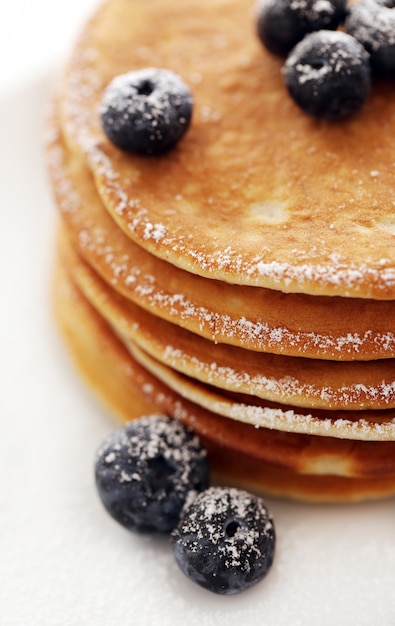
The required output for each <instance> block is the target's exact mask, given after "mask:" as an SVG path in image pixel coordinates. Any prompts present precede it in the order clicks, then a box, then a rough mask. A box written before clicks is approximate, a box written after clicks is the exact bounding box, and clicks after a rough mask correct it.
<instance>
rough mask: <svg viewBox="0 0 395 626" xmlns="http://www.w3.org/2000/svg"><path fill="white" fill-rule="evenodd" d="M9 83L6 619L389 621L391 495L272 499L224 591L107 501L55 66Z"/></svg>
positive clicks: (0, 577) (1, 243) (3, 128)
mask: <svg viewBox="0 0 395 626" xmlns="http://www.w3.org/2000/svg"><path fill="white" fill-rule="evenodd" d="M41 1H42V0H41ZM38 4H40V3H38ZM71 4H73V3H71ZM32 64H33V65H35V64H39V62H38V61H37V60H36V61H34V62H32ZM19 71H22V70H18V73H19ZM29 74H31V70H30V66H29ZM11 82H12V83H13V85H12V86H11V85H10V83H8V86H7V89H4V88H3V90H2V92H1V93H0V137H1V143H0V165H1V185H0V206H1V213H0V255H1V258H0V286H1V292H0V293H1V309H0V311H1V313H0V315H1V324H0V333H1V334H0V346H1V362H0V363H1V364H0V368H1V372H0V380H1V394H0V403H1V411H0V624H1V626H129V625H130V626H132V625H133V626H140V625H141V626H145V625H147V626H150V625H151V624H152V625H156V624H161V625H162V626H167V625H168V626H181V625H183V624H185V623H187V624H188V626H198V625H201V626H217V625H218V626H219V625H221V626H222V625H223V624H226V625H227V626H233V625H234V626H236V625H237V626H240V625H243V626H255V625H256V626H258V625H259V626H263V625H268V626H310V625H311V626H326V625H328V626H329V625H334V624H336V626H372V625H375V626H376V625H380V626H394V624H395V594H394V588H395V532H394V529H395V502H394V501H389V502H381V503H375V504H366V505H358V506H318V507H313V506H304V505H295V504H286V503H282V502H278V501H268V504H269V505H270V508H271V510H272V512H273V514H274V518H275V523H276V529H277V536H278V542H277V554H276V560H275V564H274V567H273V569H272V572H271V573H270V575H269V576H268V578H267V579H266V580H265V581H264V582H263V583H262V584H260V585H258V586H257V587H255V588H254V589H252V590H250V591H248V592H246V593H244V594H241V595H240V596H237V597H231V598H221V597H217V596H214V595H212V594H210V593H208V592H205V591H204V590H201V589H200V588H198V587H196V586H195V585H194V584H192V583H190V582H189V581H188V580H187V579H185V578H184V577H183V575H182V574H181V573H180V572H179V571H178V569H177V566H176V564H175V563H174V561H173V558H172V554H171V550H170V548H169V546H168V544H167V541H166V540H158V539H152V538H140V537H135V536H133V535H130V534H128V533H127V532H126V531H125V530H123V529H122V528H120V527H118V526H117V524H116V523H115V522H113V521H112V520H111V519H110V518H109V517H108V516H107V515H106V514H105V513H104V511H103V510H102V507H101V505H100V503H99V502H98V499H97V497H96V493H95V488H94V484H93V469H92V468H93V458H94V453H95V450H96V448H97V447H98V445H99V444H100V442H101V440H102V438H103V437H104V436H105V435H106V434H107V433H108V432H110V430H111V429H112V428H113V424H112V422H111V421H110V419H109V416H107V415H106V414H105V413H104V411H103V410H102V409H101V408H100V407H99V406H98V405H97V404H96V403H95V402H94V400H93V399H92V398H91V397H90V396H89V394H88V392H87V391H86V390H85V388H84V387H83V385H82V384H81V383H80V382H79V380H78V378H77V376H76V375H75V373H74V370H73V368H72V367H71V365H70V363H69V361H68V358H67V356H66V354H65V352H64V350H63V346H62V344H61V342H60V340H59V339H58V336H57V333H56V330H55V329H54V327H53V324H52V319H51V312H50V296H49V282H50V274H51V264H52V257H53V245H54V244H53V241H54V230H55V210H54V207H53V205H52V202H51V199H50V195H49V191H48V189H47V185H46V181H45V176H44V171H43V165H42V160H41V134H42V126H41V123H42V110H43V105H44V102H45V99H46V97H47V92H48V88H49V84H50V78H48V73H47V72H44V73H43V74H42V75H41V74H37V73H36V74H35V75H34V77H33V76H30V77H29V79H24V80H20V81H19V82H18V81H17V80H16V76H13V80H12V81H11Z"/></svg>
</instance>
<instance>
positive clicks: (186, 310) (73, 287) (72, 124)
mask: <svg viewBox="0 0 395 626" xmlns="http://www.w3.org/2000/svg"><path fill="white" fill-rule="evenodd" d="M158 24H159V25H160V26H159V28H158ZM281 64H282V61H281V59H278V58H275V57H273V56H272V55H270V54H269V53H268V52H266V51H265V50H264V49H263V47H262V46H261V44H260V42H259V40H258V38H257V36H256V33H255V19H254V12H253V6H251V5H249V4H248V3H246V2H245V0H210V1H208V0H207V1H203V2H202V0H189V2H188V3H187V4H185V5H179V3H177V2H176V1H175V0H150V1H149V2H147V1H146V0H108V1H107V2H105V3H104V4H103V5H102V6H101V7H100V8H99V9H98V11H97V12H96V14H95V15H94V16H93V18H92V19H91V20H90V22H89V23H88V24H87V25H86V27H85V29H84V31H83V33H82V34H81V36H80V38H79V41H78V42H77V44H76V47H75V49H74V52H73V54H72V57H71V59H70V61H69V63H68V65H67V67H66V68H65V71H64V73H63V75H62V77H61V80H60V81H59V85H58V89H57V93H56V96H55V98H54V106H53V110H52V111H51V115H50V120H49V133H48V141H47V157H48V164H49V171H50V177H51V181H52V185H53V190H54V195H55V198H56V202H57V205H58V207H59V210H60V214H61V233H60V237H59V244H58V260H59V262H58V265H57V273H56V280H55V301H56V311H57V318H58V321H59V323H60V326H61V328H62V330H63V333H64V335H65V336H66V338H67V342H68V345H69V347H70V349H71V351H72V353H73V354H74V356H75V359H76V362H77V364H78V366H79V367H80V370H81V371H82V373H83V375H84V376H85V377H86V379H87V380H88V382H89V383H90V384H91V386H92V387H94V388H95V389H96V391H97V392H98V394H99V395H100V396H101V397H102V398H103V400H104V401H105V402H106V403H107V404H108V405H109V406H110V407H111V408H112V409H113V410H114V412H115V413H116V414H117V415H119V416H120V417H121V418H122V419H131V418H134V417H137V416H139V415H142V414H147V413H150V412H152V411H158V410H160V411H163V412H165V413H167V414H169V415H172V416H174V417H175V418H177V419H179V420H181V421H183V422H184V423H186V424H188V425H189V426H190V427H192V428H193V429H194V430H195V431H196V432H197V433H199V434H200V436H201V437H202V439H203V440H204V442H205V444H206V445H207V447H208V450H209V453H210V457H211V465H212V468H213V472H214V474H216V475H217V477H219V478H220V479H221V480H226V481H227V482H232V483H236V484H241V485H244V486H247V487H248V488H255V489H258V490H260V491H266V492H268V493H271V494H277V495H285V496H288V497H294V498H303V499H310V500H351V499H354V500H355V499H361V498H372V497H381V496H383V495H389V494H393V493H395V359H394V357H395V306H394V300H395V246H394V243H395V194H394V192H393V189H394V187H395V158H394V156H393V147H392V143H393V139H392V137H393V136H395V86H394V85H392V84H389V83H386V82H383V83H380V84H375V85H374V87H373V89H372V94H371V97H370V99H369V101H368V103H367V104H366V105H365V107H364V108H363V110H362V111H361V112H360V113H358V114H357V115H355V116H354V117H352V118H350V119H347V120H346V121H344V122H337V123H327V122H317V121H315V120H313V119H311V118H309V117H307V116H306V115H305V114H304V113H302V112H301V111H299V110H298V109H297V108H296V106H295V104H294V103H293V102H292V101H291V99H290V98H289V96H288V95H287V93H286V90H285V88H284V85H283V80H282V75H281ZM144 67H158V68H167V69H172V70H173V71H175V72H176V73H178V74H179V75H180V76H181V77H182V78H183V80H184V81H185V82H186V83H187V84H188V85H189V86H190V89H191V91H192V93H193V96H194V102H195V106H194V114H193V120H192V124H191V127H190V129H189V130H188V132H187V134H186V135H185V137H184V138H183V139H182V140H181V142H180V143H179V144H178V145H177V146H176V148H174V149H173V150H172V151H171V152H169V153H168V154H166V155H163V156H160V157H142V156H133V155H130V154H125V153H123V152H121V151H120V150H119V149H117V148H116V147H115V146H113V145H112V144H111V143H110V142H109V141H108V139H107V138H106V137H105V135H104V133H103V131H102V129H101V125H100V118H99V107H100V100H101V97H102V94H103V91H104V89H105V87H106V86H107V84H108V83H109V82H110V80H111V79H112V78H113V77H114V76H116V75H119V74H123V73H126V72H128V71H132V70H136V69H141V68H144Z"/></svg>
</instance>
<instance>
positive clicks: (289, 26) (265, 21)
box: [257, 0, 346, 55]
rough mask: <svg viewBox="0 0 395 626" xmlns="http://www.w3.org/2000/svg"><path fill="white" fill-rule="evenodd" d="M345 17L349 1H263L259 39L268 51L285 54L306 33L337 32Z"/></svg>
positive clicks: (258, 23)
mask: <svg viewBox="0 0 395 626" xmlns="http://www.w3.org/2000/svg"><path fill="white" fill-rule="evenodd" d="M345 15H346V0H260V1H259V2H258V4H257V29H258V36H259V38H260V40H261V41H262V43H263V44H264V46H265V47H266V48H267V49H268V50H270V51H271V52H273V53H274V54H278V55H286V54H288V52H289V51H290V50H291V49H292V48H293V47H294V46H295V45H296V44H297V43H298V42H299V41H301V39H303V37H304V36H305V35H306V34H307V33H310V32H312V31H316V30H322V29H326V30H336V28H337V27H338V26H339V24H340V23H341V22H342V21H343V20H344V18H345Z"/></svg>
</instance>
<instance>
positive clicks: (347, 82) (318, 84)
mask: <svg viewBox="0 0 395 626" xmlns="http://www.w3.org/2000/svg"><path fill="white" fill-rule="evenodd" d="M284 78H285V84H286V86H287V88H288V91H289V93H290V95H291V97H292V98H293V99H294V101H295V102H296V104H298V106H299V107H300V108H301V109H302V110H303V111H305V112H306V113H308V114H309V115H311V116H313V117H316V118H321V119H328V120H339V119H342V118H345V117H347V116H349V115H351V114H352V113H355V112H356V111H357V110H358V109H359V108H360V107H361V106H362V105H363V104H364V102H365V101H366V100H367V98H368V95H369V93H370V86H371V78H370V62H369V54H368V53H367V52H366V50H365V48H364V47H363V46H362V45H361V44H360V43H359V42H358V41H357V40H356V39H354V37H351V35H348V34H346V33H343V32H341V31H329V30H328V31H327V30H321V31H318V32H316V33H311V34H309V35H306V37H305V38H304V39H303V40H302V41H301V42H300V43H299V44H297V46H295V48H294V49H293V50H292V51H291V52H290V54H289V56H288V58H287V60H286V63H285V68H284Z"/></svg>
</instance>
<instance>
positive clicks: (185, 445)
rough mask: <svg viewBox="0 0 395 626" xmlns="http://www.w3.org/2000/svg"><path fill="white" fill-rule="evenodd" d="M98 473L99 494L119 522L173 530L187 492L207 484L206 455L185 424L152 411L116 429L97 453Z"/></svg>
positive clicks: (130, 526)
mask: <svg viewBox="0 0 395 626" xmlns="http://www.w3.org/2000/svg"><path fill="white" fill-rule="evenodd" d="M95 474H96V485H97V489H98V492H99V495H100V498H101V500H102V502H103V504H104V506H105V508H106V509H107V511H108V512H109V513H110V515H112V517H114V518H115V519H116V520H117V521H118V522H119V523H120V524H122V525H123V526H125V527H126V528H128V529H129V530H135V531H139V532H159V533H168V532H170V531H171V530H172V529H173V528H174V527H175V525H176V524H177V523H178V520H179V517H180V512H181V510H182V508H183V506H184V503H185V500H186V497H187V496H188V494H189V493H190V492H191V491H201V490H202V489H205V488H206V487H207V485H208V462H207V454H206V452H205V450H204V449H203V448H202V447H201V445H200V441H199V439H198V437H196V435H194V434H193V433H192V432H191V431H189V430H188V429H186V428H185V427H184V426H183V425H182V424H180V423H179V422H177V421H176V420H171V419H168V418H167V417H164V416H161V415H153V416H151V417H144V418H141V419H139V420H135V421H133V422H130V423H129V424H127V425H126V426H125V427H123V428H120V429H118V430H117V431H115V432H114V434H113V435H112V436H111V437H110V438H109V439H108V440H107V441H106V442H105V443H104V444H103V446H102V448H101V449H100V450H99V452H98V455H97V460H96V466H95Z"/></svg>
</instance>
